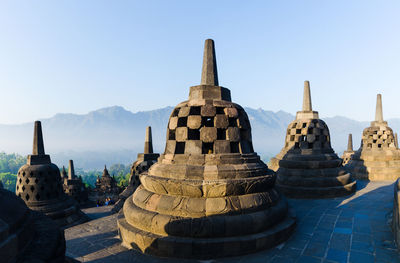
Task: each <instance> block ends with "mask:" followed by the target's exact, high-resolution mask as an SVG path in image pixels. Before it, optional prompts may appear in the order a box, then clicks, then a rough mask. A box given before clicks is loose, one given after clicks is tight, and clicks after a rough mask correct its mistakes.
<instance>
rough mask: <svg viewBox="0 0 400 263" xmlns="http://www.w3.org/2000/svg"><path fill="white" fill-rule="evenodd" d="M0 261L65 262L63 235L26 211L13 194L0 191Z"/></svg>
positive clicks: (34, 214) (41, 218)
mask: <svg viewBox="0 0 400 263" xmlns="http://www.w3.org/2000/svg"><path fill="white" fill-rule="evenodd" d="M0 261H1V262H4V263H12V262H49V263H50V262H51V263H57V262H59V263H61V262H64V261H65V239H64V233H63V232H62V231H61V230H60V229H59V227H58V226H57V224H56V223H55V222H54V221H52V220H51V219H50V218H47V217H46V216H44V215H43V214H41V213H38V212H35V211H32V210H30V209H29V208H28V207H27V206H26V205H25V203H24V202H23V201H22V200H21V199H20V198H18V197H17V196H16V195H15V194H14V193H12V192H10V191H7V190H5V189H1V188H0Z"/></svg>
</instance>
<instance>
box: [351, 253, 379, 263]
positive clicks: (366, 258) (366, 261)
mask: <svg viewBox="0 0 400 263" xmlns="http://www.w3.org/2000/svg"><path fill="white" fill-rule="evenodd" d="M350 263H374V255H372V254H369V253H364V252H359V251H350Z"/></svg>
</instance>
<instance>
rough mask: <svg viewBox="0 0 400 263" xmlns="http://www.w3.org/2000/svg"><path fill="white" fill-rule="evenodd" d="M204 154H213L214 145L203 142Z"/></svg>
mask: <svg viewBox="0 0 400 263" xmlns="http://www.w3.org/2000/svg"><path fill="white" fill-rule="evenodd" d="M201 151H202V154H211V153H213V151H214V143H212V142H203V147H202V150H201Z"/></svg>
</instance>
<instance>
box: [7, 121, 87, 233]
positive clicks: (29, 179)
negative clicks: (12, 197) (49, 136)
mask: <svg viewBox="0 0 400 263" xmlns="http://www.w3.org/2000/svg"><path fill="white" fill-rule="evenodd" d="M15 193H16V195H18V196H19V197H21V198H22V200H24V201H25V203H26V205H27V206H28V207H29V208H30V209H32V210H34V211H39V212H42V213H44V214H46V215H47V216H49V217H51V218H52V219H53V220H54V221H56V222H57V223H58V224H59V225H60V226H63V227H67V226H72V225H75V224H80V223H82V222H84V221H86V220H87V217H86V216H85V214H84V213H82V212H81V211H80V210H79V208H78V204H77V203H76V201H75V200H73V199H72V198H69V197H68V196H67V195H65V194H64V191H63V186H62V181H61V177H60V170H59V169H58V167H57V165H55V164H53V163H51V160H50V156H49V155H47V154H45V152H44V144H43V135H42V126H41V123H40V121H36V122H35V129H34V137H33V152H32V154H31V155H28V161H27V164H25V165H23V166H22V167H21V168H20V169H19V170H18V175H17V185H16V191H15Z"/></svg>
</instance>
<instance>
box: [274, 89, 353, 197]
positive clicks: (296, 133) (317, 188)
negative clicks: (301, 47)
mask: <svg viewBox="0 0 400 263" xmlns="http://www.w3.org/2000/svg"><path fill="white" fill-rule="evenodd" d="M270 166H271V168H272V169H273V170H275V171H276V175H277V185H278V186H279V188H280V189H281V190H282V191H283V193H284V194H285V195H286V196H288V197H294V198H325V197H336V196H343V195H347V194H350V193H352V192H354V191H355V189H356V182H355V181H354V180H353V179H352V177H351V174H350V173H348V172H346V171H345V169H344V167H343V166H342V159H340V158H339V157H338V156H337V155H336V153H335V152H334V151H333V149H332V147H331V141H330V135H329V129H328V126H327V125H326V123H325V122H324V121H323V120H321V119H319V116H318V112H317V111H313V110H312V105H311V94H310V83H309V81H305V82H304V97H303V110H302V111H299V112H297V114H296V119H295V120H294V121H292V122H291V123H290V124H289V126H288V128H287V132H286V138H285V146H284V147H283V149H282V150H281V152H280V153H279V154H278V155H277V156H276V157H275V158H272V159H271V165H270Z"/></svg>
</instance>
